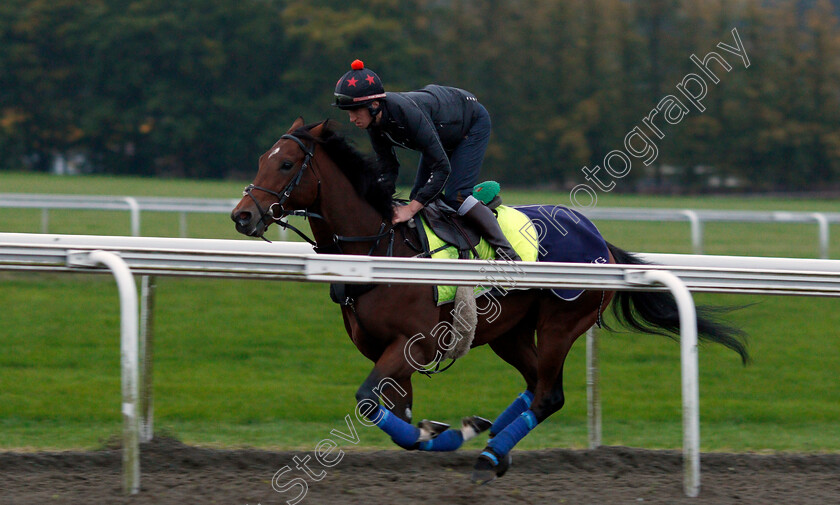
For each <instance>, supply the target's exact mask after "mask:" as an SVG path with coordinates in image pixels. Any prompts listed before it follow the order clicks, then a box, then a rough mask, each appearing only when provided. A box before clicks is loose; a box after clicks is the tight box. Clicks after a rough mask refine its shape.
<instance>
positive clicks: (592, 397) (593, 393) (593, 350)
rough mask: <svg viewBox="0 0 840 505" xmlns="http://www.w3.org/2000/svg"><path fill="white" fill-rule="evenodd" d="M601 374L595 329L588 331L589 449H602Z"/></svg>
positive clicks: (587, 399) (587, 396) (587, 395)
mask: <svg viewBox="0 0 840 505" xmlns="http://www.w3.org/2000/svg"><path fill="white" fill-rule="evenodd" d="M600 379H601V374H600V372H599V370H598V334H597V332H596V330H595V327H594V326H593V327H592V328H589V329H588V330H586V401H587V404H588V405H589V407H588V408H587V416H586V417H587V421H588V424H589V448H590V449H597V448H598V447H601V389H600Z"/></svg>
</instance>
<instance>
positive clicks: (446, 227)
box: [415, 200, 481, 258]
mask: <svg viewBox="0 0 840 505" xmlns="http://www.w3.org/2000/svg"><path fill="white" fill-rule="evenodd" d="M420 213H422V215H423V217H424V218H426V223H428V225H429V228H431V229H432V231H433V232H434V233H435V235H437V236H438V237H440V238H441V240H443V241H444V242H446V243H448V244H451V245H452V246H454V247H455V248H456V249H458V251H459V256H460V257H461V258H465V257H468V256H469V252H470V251H473V250H474V249H475V247H476V246H477V245H478V242H479V241H480V240H481V235H479V234H478V232H477V231H475V230H473V229H472V228H470V227H469V226H468V225H467V224H466V222H465V220H464V219H463V218H462V217H461V216H459V215H458V213H457V212H456V211H455V209H453V208H452V207H450V206H449V205H447V204H446V203H444V202H442V201H440V200H435V201H433V202H429V204H428V205H426V206H425V207H423V209H422V210H421V211H420ZM415 219H417V217H415Z"/></svg>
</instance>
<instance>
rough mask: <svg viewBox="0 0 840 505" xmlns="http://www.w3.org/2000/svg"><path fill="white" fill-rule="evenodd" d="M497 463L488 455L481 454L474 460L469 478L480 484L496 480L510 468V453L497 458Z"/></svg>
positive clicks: (511, 460)
mask: <svg viewBox="0 0 840 505" xmlns="http://www.w3.org/2000/svg"><path fill="white" fill-rule="evenodd" d="M498 460H499V464H496V463H495V462H494V461H493V460H492V459H491V458H490V457H489V456H486V455H485V454H481V455H480V456H479V457H478V461H476V462H475V467H473V473H472V476H471V477H470V480H472V482H473V483H474V484H478V485H482V484H487V483H488V482H492V481H494V480H496V479H497V478H498V477H501V476H502V475H504V474H505V473H506V472H507V471H508V469H509V468H510V465H511V463H512V462H513V459H512V458H511V456H510V453H508V454H505V455H504V456H502V457H500V458H498Z"/></svg>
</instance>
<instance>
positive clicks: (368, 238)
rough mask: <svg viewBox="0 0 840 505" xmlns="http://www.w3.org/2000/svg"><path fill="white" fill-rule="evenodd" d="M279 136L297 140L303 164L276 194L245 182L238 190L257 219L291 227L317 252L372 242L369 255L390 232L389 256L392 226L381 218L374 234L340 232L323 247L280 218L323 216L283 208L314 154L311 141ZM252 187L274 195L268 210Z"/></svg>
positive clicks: (286, 135)
mask: <svg viewBox="0 0 840 505" xmlns="http://www.w3.org/2000/svg"><path fill="white" fill-rule="evenodd" d="M280 138H281V139H286V140H293V141H295V143H297V145H298V146H300V148H301V149H302V150H303V152H304V154H305V156H304V158H303V163H302V164H301V166H300V170H298V173H297V174H296V175H295V177H294V178H293V179H292V180H291V182H289V184H287V185H286V187H285V189H283V192H282V193H278V192H277V191H274V190H271V189H268V188H264V187H262V186H256V185H254V184H249V185H248V186H247V187H246V188H245V190H244V191H243V192H242V196H249V197H250V198H251V200H253V202H254V205H256V206H257V210H259V211H260V221H262V222H263V223H265V224H266V225H268V224H271V222H276V223H277V225H278V226H281V227H282V228H284V229H285V228H289V229H291V230H292V231H293V232H295V233H297V234H298V235H299V236H300V237H301V238H302V239H304V240H306V241H307V242H309V243H310V244H311V245H312V246H313V247H314V248H315V250H316V251H318V252H333V251H335V252H338V253H341V245H340V244H341V242H373V245H372V246H371V248H370V251H369V252H368V256H370V255H372V254H373V252H374V251H375V250H376V248H377V247H379V243H380V241H381V240H382V239H383V238H385V237H387V236H389V235H390V240H389V243H388V251H387V254H388V256H389V257H390V256H392V255H393V247H394V229H393V227H391V228H390V229H387V228H388V226H387V225H386V223H385V222H384V221H383V222H382V224H381V225H380V227H379V233H377V234H376V235H365V236H359V237H347V236H344V235H333V243H332V244H331V245H329V246H326V247H325V246H319V245H318V243H317V242H316V241H315V240H313V239H311V238H309V237H308V236H306V234H305V233H303V232H302V231H300V230H299V229H297V228H295V227H294V226H292V225H291V224H289V222H288V221H284V220H283V218H285V217H288V216H301V217H303V218H313V217H314V218H316V219H322V220H323V219H324V217H323V216H321V215H320V214H316V213H315V212H310V211H309V210H286V209H285V208H284V207H283V204H285V203H286V201H287V200H288V199H289V197H290V196H291V195H292V191H294V190H295V188H296V187H297V186H298V184H300V180H301V178H302V177H303V172H304V171H305V170H306V168H307V167H308V166H309V164H310V162H312V157H313V156H314V155H315V144H314V143H313V144H312V148H311V149H310V148H309V147H307V146H306V144H304V143H303V141H302V140H300V139H299V138H298V137H296V136H294V135H292V134H291V133H286V134H284V135H283V136H281V137H280ZM312 172H313V173H315V164H314V162H313V163H312ZM255 189H258V190H260V191H263V192H265V193H268V194H269V195H272V196H273V197H275V198H277V201H276V202H274V203H272V204H271V205H270V206H269V207H268V209H263V208H262V205H260V202H258V201H257V199H256V197H254V194H253V191H254V190H255ZM320 196H321V179H320V177H319V178H318V195H317V196H316V197H315V201H316V202H317V201H318V198H320ZM275 206H276V207H278V208H279V209H280V210H279V212H277V211H275V209H274V207H275ZM260 238H261V239H263V240H265V241H266V242H271V241H270V240H268V239H267V238H265V236H264V235H260Z"/></svg>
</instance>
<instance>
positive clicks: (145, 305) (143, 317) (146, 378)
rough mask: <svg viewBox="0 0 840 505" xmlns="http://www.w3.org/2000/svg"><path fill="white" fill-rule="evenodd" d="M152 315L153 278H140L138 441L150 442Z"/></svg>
mask: <svg viewBox="0 0 840 505" xmlns="http://www.w3.org/2000/svg"><path fill="white" fill-rule="evenodd" d="M154 316H155V278H154V276H151V275H144V276H142V277H141V278H140V343H139V352H140V367H141V370H140V384H139V394H140V396H139V401H140V441H141V442H150V441H151V440H152V438H153V437H154V418H155V416H154V386H153V382H154V381H153V380H152V377H153V373H152V372H153V362H154V347H155V346H154Z"/></svg>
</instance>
